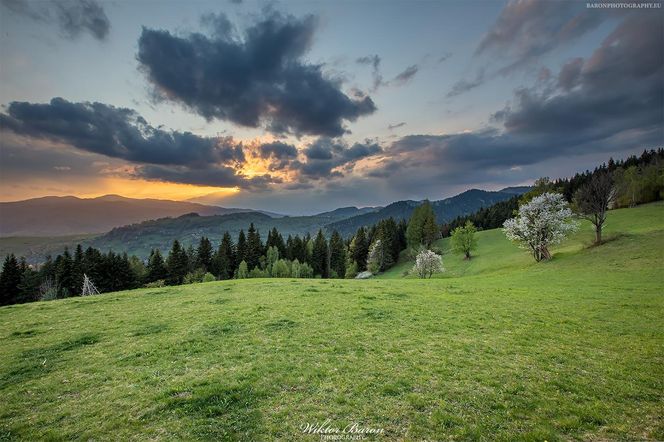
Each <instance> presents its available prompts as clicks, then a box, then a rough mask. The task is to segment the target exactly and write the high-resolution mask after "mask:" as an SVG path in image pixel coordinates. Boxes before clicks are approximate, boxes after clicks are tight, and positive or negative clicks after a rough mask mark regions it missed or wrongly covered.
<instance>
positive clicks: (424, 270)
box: [413, 249, 444, 278]
mask: <svg viewBox="0 0 664 442" xmlns="http://www.w3.org/2000/svg"><path fill="white" fill-rule="evenodd" d="M443 270H444V269H443V258H442V257H441V256H440V255H437V254H436V253H435V252H432V251H431V250H426V249H424V250H422V251H421V252H420V253H418V254H417V257H416V258H415V265H414V266H413V273H415V274H417V276H419V277H420V278H431V275H433V274H434V273H440V272H442V271H443Z"/></svg>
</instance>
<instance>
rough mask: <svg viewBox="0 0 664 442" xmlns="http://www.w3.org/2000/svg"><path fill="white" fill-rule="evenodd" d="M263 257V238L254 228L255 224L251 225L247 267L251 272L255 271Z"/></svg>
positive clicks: (246, 258)
mask: <svg viewBox="0 0 664 442" xmlns="http://www.w3.org/2000/svg"><path fill="white" fill-rule="evenodd" d="M261 255H263V244H262V243H261V236H260V233H259V232H258V230H256V228H255V227H254V223H251V224H250V225H249V230H247V255H246V257H245V261H247V267H249V269H250V270H253V269H255V268H256V267H258V266H259V264H260V258H261Z"/></svg>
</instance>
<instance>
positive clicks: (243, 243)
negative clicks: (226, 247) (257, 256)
mask: <svg viewBox="0 0 664 442" xmlns="http://www.w3.org/2000/svg"><path fill="white" fill-rule="evenodd" d="M235 253H236V256H235V262H236V263H237V266H238V267H239V266H240V263H241V262H242V261H246V260H247V238H246V236H245V235H244V230H240V234H239V235H238V237H237V247H236V251H235Z"/></svg>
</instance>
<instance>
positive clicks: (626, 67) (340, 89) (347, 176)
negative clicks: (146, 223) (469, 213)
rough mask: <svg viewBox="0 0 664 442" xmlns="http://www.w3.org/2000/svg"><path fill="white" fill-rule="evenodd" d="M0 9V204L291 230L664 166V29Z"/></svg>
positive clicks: (615, 19)
mask: <svg viewBox="0 0 664 442" xmlns="http://www.w3.org/2000/svg"><path fill="white" fill-rule="evenodd" d="M593 5H596V4H594V3H591V4H590V6H589V4H588V3H587V2H586V1H581V2H576V1H574V2H571V1H543V0H540V1H534V0H520V1H510V2H499V1H473V2H461V1H442V0H439V1H393V0H386V1H380V2H379V1H376V0H360V1H319V2H316V1H287V2H253V1H247V0H243V1H239V0H234V1H211V2H205V1H196V0H194V1H187V2H184V1H159V2H156V1H132V2H129V1H108V2H106V1H99V0H53V1H51V2H42V1H25V0H0V31H1V34H0V200H2V201H15V200H21V199H26V198H34V197H41V196H46V195H57V196H63V195H75V196H79V197H86V198H87V197H96V196H100V195H104V194H120V195H124V196H127V197H134V198H163V199H178V200H194V201H198V202H203V203H207V204H216V205H220V206H225V207H245V208H254V209H262V210H269V211H273V212H279V213H286V214H311V213H316V212H321V211H324V210H331V209H334V208H337V207H345V206H358V207H361V206H378V205H386V204H389V203H390V202H393V201H397V200H403V199H414V200H421V199H425V198H428V199H431V200H438V199H442V198H445V197H449V196H452V195H455V194H457V193H460V192H462V191H464V190H467V189H470V188H481V189H486V190H498V189H501V188H503V187H506V186H513V185H524V184H530V183H532V182H533V181H534V180H535V179H537V178H539V177H542V176H549V177H552V178H556V177H564V176H570V175H572V174H574V173H576V172H578V171H583V170H585V169H588V168H593V167H595V166H596V165H598V164H600V163H602V162H605V161H607V160H608V159H609V157H614V158H622V157H625V156H627V155H631V154H634V153H639V152H641V151H643V149H650V148H657V147H662V146H664V124H663V122H664V21H663V20H664V13H663V11H662V8H661V7H660V8H653V7H645V6H647V5H645V4H644V5H642V6H641V7H630V8H616V7H593Z"/></svg>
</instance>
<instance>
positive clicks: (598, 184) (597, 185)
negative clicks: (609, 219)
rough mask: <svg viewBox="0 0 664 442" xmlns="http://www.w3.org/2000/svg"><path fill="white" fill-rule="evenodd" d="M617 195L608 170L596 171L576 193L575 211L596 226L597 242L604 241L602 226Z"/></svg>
mask: <svg viewBox="0 0 664 442" xmlns="http://www.w3.org/2000/svg"><path fill="white" fill-rule="evenodd" d="M615 197H616V187H615V185H614V183H613V177H612V176H611V174H609V173H608V172H600V173H595V174H594V175H593V176H592V178H591V179H590V181H589V182H588V183H586V184H584V185H583V186H581V187H580V188H579V189H578V190H577V191H576V192H575V193H574V209H575V211H576V212H577V213H578V215H579V216H580V217H581V218H585V219H587V220H588V221H590V222H591V223H592V224H593V226H595V244H601V243H602V227H604V222H605V221H606V214H607V212H608V211H609V207H610V205H611V203H612V202H613V200H614V198H615Z"/></svg>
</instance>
